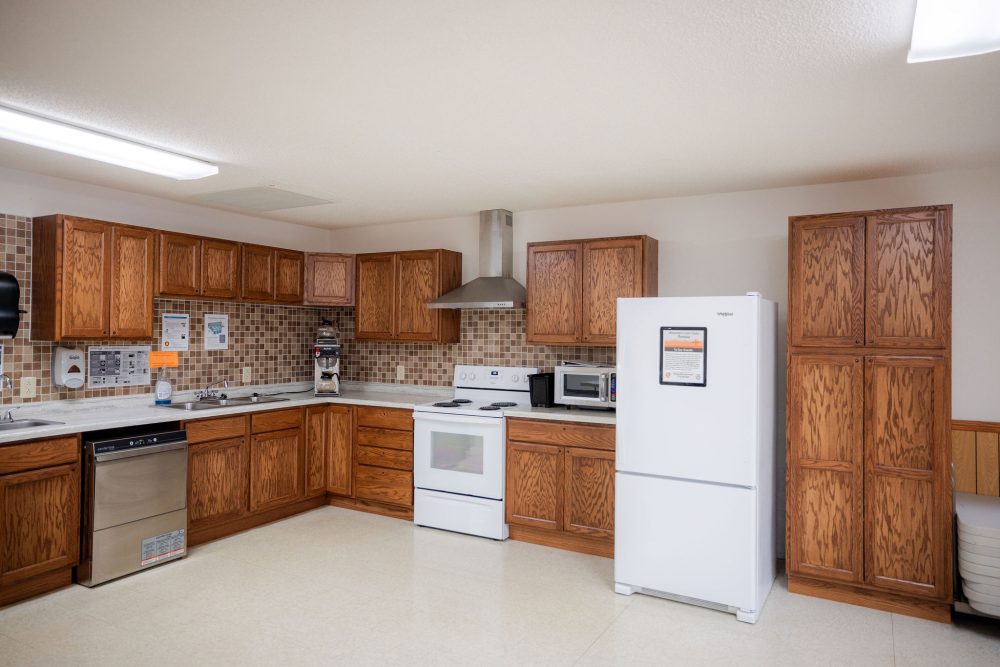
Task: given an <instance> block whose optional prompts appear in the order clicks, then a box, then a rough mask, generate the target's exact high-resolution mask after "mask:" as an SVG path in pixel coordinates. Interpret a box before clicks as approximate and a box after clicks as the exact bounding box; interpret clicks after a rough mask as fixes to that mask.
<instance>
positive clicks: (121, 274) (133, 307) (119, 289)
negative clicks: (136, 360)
mask: <svg viewBox="0 0 1000 667" xmlns="http://www.w3.org/2000/svg"><path fill="white" fill-rule="evenodd" d="M155 247H156V233H155V232H153V230H150V229H140V228H138V227H123V226H121V225H113V226H112V228H111V337H112V338H152V337H153V291H154V285H153V282H154V280H155V278H154V266H155V261H156V258H155V256H154V255H155Z"/></svg>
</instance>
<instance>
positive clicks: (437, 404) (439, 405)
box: [434, 401, 458, 408]
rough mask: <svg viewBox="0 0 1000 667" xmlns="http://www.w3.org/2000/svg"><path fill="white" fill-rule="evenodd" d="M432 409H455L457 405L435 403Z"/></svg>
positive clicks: (449, 402)
mask: <svg viewBox="0 0 1000 667" xmlns="http://www.w3.org/2000/svg"><path fill="white" fill-rule="evenodd" d="M434 407H435V408H457V407H458V403H455V402H454V401H442V402H441V403H435V404H434Z"/></svg>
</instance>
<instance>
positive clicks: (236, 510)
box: [188, 438, 248, 530]
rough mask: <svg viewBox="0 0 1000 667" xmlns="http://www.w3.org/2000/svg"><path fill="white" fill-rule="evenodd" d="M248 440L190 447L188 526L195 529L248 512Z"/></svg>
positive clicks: (213, 442)
mask: <svg viewBox="0 0 1000 667" xmlns="http://www.w3.org/2000/svg"><path fill="white" fill-rule="evenodd" d="M247 478H248V470H247V440H246V438H230V439H228V440H216V441H211V442H202V443H199V444H195V445H190V447H189V448H188V525H189V526H190V527H191V529H192V530H194V529H198V528H201V527H203V526H210V525H212V524H216V523H222V522H225V521H232V520H233V519H239V518H240V517H242V516H243V515H245V514H246V512H247V502H248V500H247Z"/></svg>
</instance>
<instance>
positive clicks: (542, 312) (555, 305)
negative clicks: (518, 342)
mask: <svg viewBox="0 0 1000 667" xmlns="http://www.w3.org/2000/svg"><path fill="white" fill-rule="evenodd" d="M657 260H658V243H657V241H656V239H653V238H650V237H648V236H627V237H619V238H607V239H583V240H577V241H557V242H551V243H550V242H545V243H529V244H528V304H527V339H528V342H531V343H554V344H583V345H594V346H599V345H600V346H605V345H606V346H613V345H614V344H615V342H616V330H617V301H618V299H619V298H627V297H641V296H656V295H657V291H658V287H657V282H658V263H657Z"/></svg>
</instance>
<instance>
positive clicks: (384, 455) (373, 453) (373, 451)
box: [357, 446, 413, 471]
mask: <svg viewBox="0 0 1000 667" xmlns="http://www.w3.org/2000/svg"><path fill="white" fill-rule="evenodd" d="M357 461H358V463H360V464H364V465H369V466H382V467H383V468H395V469H397V470H407V471H412V470H413V453H412V452H403V451H400V450H398V449H382V448H381V447H364V446H359V447H358V452H357Z"/></svg>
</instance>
